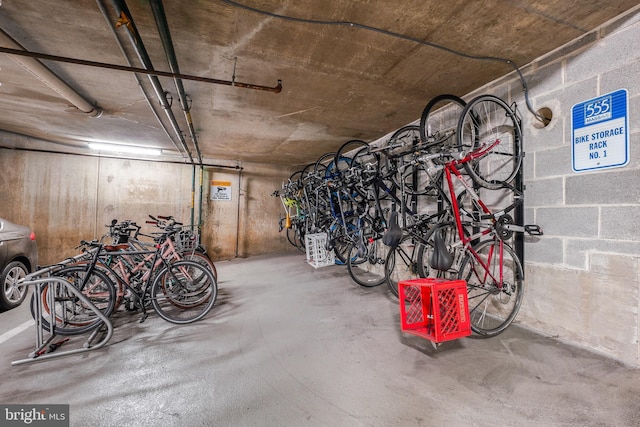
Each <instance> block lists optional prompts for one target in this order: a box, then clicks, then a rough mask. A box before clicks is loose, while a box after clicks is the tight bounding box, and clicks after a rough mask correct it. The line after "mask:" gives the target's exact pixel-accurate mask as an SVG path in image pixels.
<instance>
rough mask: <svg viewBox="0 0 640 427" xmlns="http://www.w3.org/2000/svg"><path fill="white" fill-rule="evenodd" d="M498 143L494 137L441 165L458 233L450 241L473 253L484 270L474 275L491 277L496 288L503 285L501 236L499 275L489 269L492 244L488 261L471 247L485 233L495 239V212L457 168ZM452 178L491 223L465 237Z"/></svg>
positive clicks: (483, 279) (492, 254)
mask: <svg viewBox="0 0 640 427" xmlns="http://www.w3.org/2000/svg"><path fill="white" fill-rule="evenodd" d="M499 143H500V141H499V140H496V141H495V142H493V143H492V144H490V145H488V146H487V147H480V148H479V149H478V150H475V151H472V152H471V153H468V154H466V155H465V156H464V157H462V158H461V159H454V160H451V161H449V162H447V163H445V165H444V176H445V179H446V181H447V187H448V189H449V195H450V203H451V208H452V213H453V217H454V221H455V225H456V230H457V233H458V237H459V239H460V240H459V242H456V243H454V244H453V247H454V248H455V247H456V246H460V247H461V248H462V250H463V251H466V252H468V253H469V254H471V256H473V257H474V258H475V260H476V262H478V264H479V265H480V266H481V267H482V268H483V269H484V274H483V275H482V276H480V275H478V272H475V273H476V275H477V276H478V278H479V279H480V280H481V281H482V283H485V282H486V280H487V278H490V279H491V280H493V281H494V283H496V284H497V285H496V286H497V287H498V289H502V284H503V279H504V276H503V259H504V251H503V245H504V242H503V240H502V239H498V242H499V246H498V248H499V253H498V256H499V263H498V265H499V271H498V276H499V277H497V278H496V277H495V276H494V274H493V273H492V272H491V271H490V268H489V266H490V265H491V261H492V259H493V256H494V253H493V247H492V248H491V249H490V251H489V254H488V256H487V262H486V263H485V262H484V261H483V260H482V259H481V257H480V256H479V255H478V253H477V252H476V251H475V250H474V249H473V245H472V242H474V241H477V240H478V239H480V238H482V237H484V236H487V235H491V234H493V235H494V238H495V224H496V213H494V212H492V211H491V210H490V209H489V207H488V206H487V205H486V204H485V203H484V202H483V200H482V199H481V198H480V196H479V195H478V193H477V192H476V191H475V190H474V189H473V187H472V186H471V185H469V183H468V182H467V181H466V180H465V179H464V178H463V177H462V173H461V172H460V170H459V169H458V166H459V165H462V164H464V163H467V162H470V161H472V160H475V159H477V158H480V157H482V156H484V155H485V154H486V153H487V152H489V151H490V150H492V149H493V148H494V147H495V146H497V145H498V144H499ZM454 178H456V181H455V182H458V183H460V184H461V185H462V186H463V187H464V189H465V190H466V191H467V194H468V195H469V196H470V197H471V198H472V200H473V201H474V202H475V203H476V204H477V205H478V206H479V207H480V208H481V209H482V212H483V213H484V214H485V216H484V217H483V218H486V219H489V220H490V223H489V224H488V225H487V226H486V227H485V228H484V229H483V230H481V231H479V232H477V233H474V234H472V235H469V236H467V235H466V233H465V228H464V225H463V223H462V215H461V214H460V205H459V202H458V198H457V197H456V192H455V183H454ZM516 204H517V203H514V204H513V205H511V207H510V208H508V209H509V210H510V209H513V207H515V206H516ZM506 211H507V210H506V209H505V210H501V211H500V212H499V214H503V213H505V212H506ZM457 261H458V262H461V261H462V258H461V257H458V260H457Z"/></svg>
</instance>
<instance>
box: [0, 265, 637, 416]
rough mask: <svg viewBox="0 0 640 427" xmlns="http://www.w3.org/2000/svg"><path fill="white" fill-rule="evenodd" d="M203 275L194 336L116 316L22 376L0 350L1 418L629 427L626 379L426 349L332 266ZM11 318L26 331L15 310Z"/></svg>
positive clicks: (508, 356) (549, 353) (533, 347)
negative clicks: (26, 409) (4, 409)
mask: <svg viewBox="0 0 640 427" xmlns="http://www.w3.org/2000/svg"><path fill="white" fill-rule="evenodd" d="M217 265H218V275H219V278H220V283H219V299H218V302H217V304H216V306H215V307H214V309H213V311H212V312H211V313H210V314H209V315H208V317H206V318H205V319H204V320H202V321H200V322H198V323H195V324H192V325H187V326H177V325H172V324H169V323H166V322H164V321H163V320H162V319H160V318H159V317H157V316H155V315H151V316H149V318H148V320H147V321H146V322H145V323H142V324H140V323H138V322H137V321H138V319H139V316H138V315H137V314H134V315H131V314H127V313H118V314H117V315H116V316H114V325H115V327H116V328H115V334H114V336H113V338H112V339H111V341H110V342H109V343H108V345H107V347H105V348H103V349H99V350H96V351H95V352H89V353H85V354H84V355H76V356H67V357H63V358H60V359H56V360H50V361H43V362H38V363H32V364H26V365H20V366H11V364H10V362H11V361H13V360H18V359H23V358H25V357H26V355H27V354H28V353H29V351H31V349H32V347H31V346H32V345H33V342H34V328H29V329H28V330H26V331H23V332H21V333H20V334H18V335H17V336H15V337H13V338H11V339H8V340H6V341H5V342H3V343H0V348H1V349H2V351H1V354H0V376H1V378H2V380H1V381H2V386H1V390H0V403H2V404H9V403H19V404H55V403H63V404H70V415H71V425H72V426H124V425H126V426H214V425H215V426H300V425H309V426H393V425H398V426H445V425H446V426H452V425H455V426H458V425H460V426H470V425H474V426H505V425H506V426H574V425H575V426H585V425H593V426H603V425H606V426H637V425H640V372H639V371H638V370H634V369H629V368H627V367H624V366H622V365H620V364H618V363H616V362H614V361H611V360H609V359H606V358H603V357H600V356H598V355H596V354H592V353H590V352H587V351H584V350H581V349H577V348H574V347H571V346H568V345H565V344H562V343H560V342H558V341H557V340H554V339H551V338H548V337H544V336H540V335H538V334H535V333H532V332H530V331H527V330H525V329H523V328H520V327H518V326H516V325H513V326H511V327H510V328H509V329H508V330H507V331H506V332H505V333H503V334H502V335H500V336H498V337H495V338H492V339H473V338H464V339H461V340H457V341H453V342H448V343H444V344H443V345H441V346H440V347H439V348H438V349H437V350H436V349H434V347H433V346H432V345H431V343H430V342H429V341H426V340H424V339H422V338H420V337H416V336H412V335H406V334H403V333H402V332H401V331H400V326H399V309H398V306H397V301H396V300H394V299H393V298H392V297H391V296H390V294H389V293H388V292H386V289H385V288H383V287H379V288H374V289H366V288H361V287H359V286H358V285H355V284H354V283H353V282H351V280H350V278H349V276H348V273H347V271H346V268H344V267H340V266H331V267H325V268H320V269H317V270H315V269H313V268H312V267H311V266H309V265H307V264H306V263H305V262H304V256H303V255H301V254H299V253H286V254H277V255H270V256H261V257H255V258H250V259H237V260H233V261H228V262H220V263H217ZM9 316H11V319H12V321H16V322H18V323H20V322H24V320H27V318H28V317H30V316H29V314H28V307H27V304H25V305H23V306H21V307H19V308H18V309H16V310H12V311H10V312H6V313H0V324H5V325H6V322H5V319H8V318H9ZM20 316H24V319H15V318H16V317H20ZM5 329H6V326H5ZM6 334H7V333H6V332H3V335H0V338H1V337H2V336H5V337H6ZM0 341H1V340H0ZM78 343H80V341H79V340H78V339H77V338H76V339H74V340H73V341H72V342H69V343H67V344H65V345H64V346H63V347H61V349H69V348H73V347H74V346H76V345H77V344H78Z"/></svg>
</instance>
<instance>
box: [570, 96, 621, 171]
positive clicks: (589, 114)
mask: <svg viewBox="0 0 640 427" xmlns="http://www.w3.org/2000/svg"><path fill="white" fill-rule="evenodd" d="M627 111H629V100H628V95H627V90H626V89H620V90H618V91H615V92H611V93H608V94H606V95H602V96H599V97H597V98H593V99H590V100H588V101H584V102H581V103H579V104H576V105H574V106H573V108H572V109H571V139H572V143H571V155H572V156H571V157H572V163H571V167H572V169H573V171H574V172H585V171H592V170H596V169H607V168H616V167H622V166H626V165H627V163H629V119H628V117H627Z"/></svg>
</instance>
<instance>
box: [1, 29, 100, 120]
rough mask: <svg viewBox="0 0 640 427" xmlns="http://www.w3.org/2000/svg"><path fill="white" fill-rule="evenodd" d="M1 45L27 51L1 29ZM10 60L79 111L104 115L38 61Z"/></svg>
mask: <svg viewBox="0 0 640 427" xmlns="http://www.w3.org/2000/svg"><path fill="white" fill-rule="evenodd" d="M0 43H1V44H3V45H5V46H7V47H9V48H11V49H14V50H17V51H23V52H26V50H25V49H24V48H23V47H22V46H21V45H20V44H19V43H18V42H17V41H15V40H14V39H13V38H11V36H9V35H8V34H7V33H5V32H4V31H3V30H1V29H0ZM10 58H11V59H12V60H13V61H15V62H16V63H18V64H20V65H21V66H22V67H23V68H24V69H25V70H27V71H29V72H30V73H31V74H33V75H34V76H36V77H37V78H38V79H39V80H40V81H41V82H42V83H44V84H45V85H46V86H48V87H49V88H51V89H52V90H53V91H54V92H56V93H57V94H58V95H60V96H61V97H62V98H64V99H66V100H67V101H69V102H70V103H71V104H73V105H74V106H75V107H76V108H77V109H78V110H79V111H82V112H83V113H85V114H87V115H88V116H90V117H100V116H101V115H102V109H100V108H98V107H97V106H95V105H94V104H92V103H90V102H89V101H87V100H86V99H84V98H83V97H82V96H81V95H80V94H79V93H78V92H76V91H75V90H74V89H73V88H72V87H71V86H69V85H68V84H67V83H66V82H64V81H63V80H62V79H61V78H60V77H58V76H57V75H56V74H55V73H54V72H53V71H51V70H50V69H49V68H47V67H46V66H45V65H44V64H42V63H41V62H40V61H38V60H37V59H35V58H30V57H26V56H15V55H10Z"/></svg>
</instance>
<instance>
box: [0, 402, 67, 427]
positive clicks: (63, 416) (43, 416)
mask: <svg viewBox="0 0 640 427" xmlns="http://www.w3.org/2000/svg"><path fill="white" fill-rule="evenodd" d="M0 425H2V426H3V427H4V426H7V427H13V426H38V427H69V405H3V404H0Z"/></svg>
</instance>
